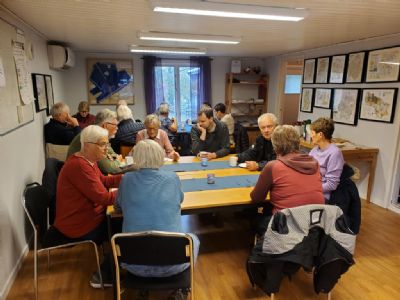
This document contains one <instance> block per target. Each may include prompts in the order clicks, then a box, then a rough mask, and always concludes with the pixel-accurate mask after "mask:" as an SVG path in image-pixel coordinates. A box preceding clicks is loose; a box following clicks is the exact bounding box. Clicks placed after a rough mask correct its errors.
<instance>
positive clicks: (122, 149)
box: [119, 145, 133, 158]
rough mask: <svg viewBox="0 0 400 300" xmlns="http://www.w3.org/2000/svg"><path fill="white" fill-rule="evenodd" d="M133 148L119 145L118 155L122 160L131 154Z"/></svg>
mask: <svg viewBox="0 0 400 300" xmlns="http://www.w3.org/2000/svg"><path fill="white" fill-rule="evenodd" d="M132 148H133V146H128V145H121V146H120V147H119V150H120V153H121V155H122V158H125V156H127V155H128V154H129V152H131V150H132Z"/></svg>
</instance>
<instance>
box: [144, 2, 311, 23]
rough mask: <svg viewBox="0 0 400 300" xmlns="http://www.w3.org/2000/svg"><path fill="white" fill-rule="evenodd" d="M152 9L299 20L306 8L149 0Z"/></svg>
mask: <svg viewBox="0 0 400 300" xmlns="http://www.w3.org/2000/svg"><path fill="white" fill-rule="evenodd" d="M150 2H151V6H152V8H153V11H155V12H165V13H176V14H189V15H199V16H215V17H226V18H244V19H261V20H276V21H294V22H297V21H301V20H303V19H304V18H305V17H306V16H307V15H308V12H307V10H306V9H302V8H285V7H269V6H259V5H245V4H233V3H220V2H209V1H190V0H150Z"/></svg>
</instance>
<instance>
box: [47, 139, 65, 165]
mask: <svg viewBox="0 0 400 300" xmlns="http://www.w3.org/2000/svg"><path fill="white" fill-rule="evenodd" d="M68 147H69V145H55V144H51V143H46V158H50V157H52V158H57V159H58V160H61V161H65V160H66V159H67V153H68Z"/></svg>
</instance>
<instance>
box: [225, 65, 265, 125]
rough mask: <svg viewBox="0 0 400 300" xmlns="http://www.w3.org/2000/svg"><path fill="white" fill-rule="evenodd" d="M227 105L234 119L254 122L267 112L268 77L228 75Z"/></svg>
mask: <svg viewBox="0 0 400 300" xmlns="http://www.w3.org/2000/svg"><path fill="white" fill-rule="evenodd" d="M225 105H226V108H227V111H228V112H230V113H231V114H232V116H233V117H240V118H241V119H243V120H248V121H254V119H256V118H257V117H258V116H259V115H260V114H262V113H265V112H267V107H268V75H265V74H255V73H227V74H226V81H225Z"/></svg>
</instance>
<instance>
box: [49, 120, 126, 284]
mask: <svg viewBox="0 0 400 300" xmlns="http://www.w3.org/2000/svg"><path fill="white" fill-rule="evenodd" d="M80 140H81V150H80V151H79V152H77V153H75V154H74V155H72V156H70V157H69V158H68V159H67V161H66V162H65V164H64V166H63V168H62V169H61V172H60V175H59V177H58V182H57V204H56V218H55V221H54V227H55V228H56V229H58V230H59V231H60V232H62V233H63V234H64V235H65V236H67V237H69V238H71V239H74V240H87V239H91V240H94V241H95V242H96V243H101V242H102V241H104V240H105V239H106V238H107V226H106V221H105V212H106V208H107V206H108V205H112V204H114V202H115V199H116V191H109V188H113V187H114V188H116V187H118V186H119V183H120V181H121V176H122V175H115V176H104V175H103V174H102V173H101V171H100V170H99V168H98V167H97V162H98V161H100V160H102V159H104V157H105V156H106V155H107V147H108V131H107V130H106V129H103V128H101V127H99V126H96V125H89V126H88V127H86V128H85V129H83V130H82V133H81V135H80ZM109 267H110V262H109V261H108V262H107V261H106V259H105V260H104V261H103V263H102V267H101V269H102V271H103V272H104V274H103V280H104V281H105V283H106V285H107V284H109V283H110V280H111V277H110V276H108V275H109V274H110V273H109V270H110V269H109ZM90 284H91V285H92V286H93V287H96V288H97V287H100V279H99V274H98V273H95V274H94V275H93V277H92V279H91V282H90Z"/></svg>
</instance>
